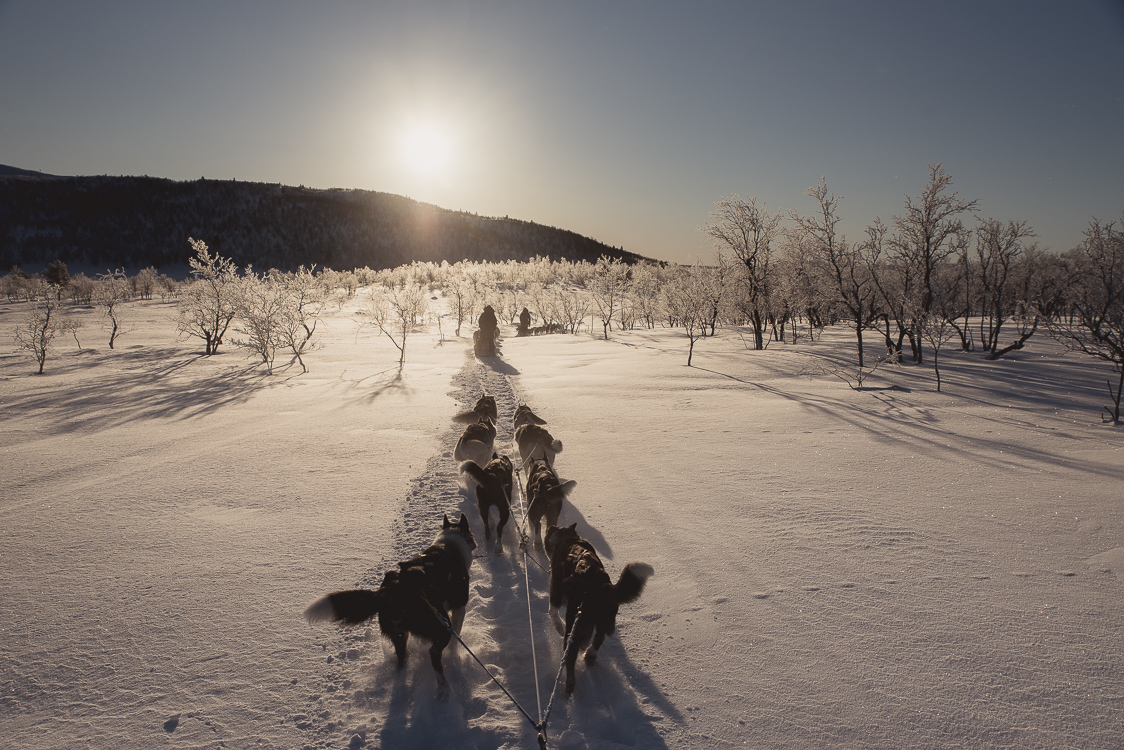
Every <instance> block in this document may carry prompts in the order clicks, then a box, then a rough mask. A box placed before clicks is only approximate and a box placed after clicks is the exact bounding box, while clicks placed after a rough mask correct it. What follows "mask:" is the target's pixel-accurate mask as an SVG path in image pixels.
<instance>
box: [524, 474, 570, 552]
mask: <svg viewBox="0 0 1124 750" xmlns="http://www.w3.org/2000/svg"><path fill="white" fill-rule="evenodd" d="M577 485H578V483H577V482H575V481H574V480H573V479H571V480H569V481H568V482H563V481H561V480H559V479H558V474H556V473H555V471H554V469H552V468H551V467H550V464H548V463H547V462H546V459H543V458H532V459H531V465H530V467H529V468H528V469H527V518H528V519H530V521H531V524H532V525H533V526H534V527H535V546H536V547H538V548H539V549H542V548H543V543H542V521H543V518H546V523H547V526H554V525H557V523H558V516H559V515H561V513H562V501H563V500H564V499H565V498H566V496H567V495H569V494H570V491H571V490H573V489H574V487H576V486H577Z"/></svg>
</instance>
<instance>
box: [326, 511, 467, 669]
mask: <svg viewBox="0 0 1124 750" xmlns="http://www.w3.org/2000/svg"><path fill="white" fill-rule="evenodd" d="M474 549H476V539H475V538H473V536H472V529H470V528H469V526H468V519H467V518H466V517H465V515H464V514H463V513H461V518H460V522H459V523H456V524H454V523H452V522H450V521H449V517H448V516H445V522H444V524H443V525H442V527H441V531H440V532H439V533H438V534H437V537H436V538H435V539H434V540H433V544H432V545H430V546H429V547H428V548H427V549H426V550H425V551H424V552H422V553H421V554H420V555H418V556H416V557H413V558H411V559H409V560H406V561H405V562H400V563H398V568H397V569H395V570H388V571H387V572H386V575H385V576H383V580H382V585H381V586H379V587H378V589H377V590H375V591H370V590H368V589H352V590H350V591H336V592H334V593H331V594H328V595H327V596H324V597H321V598H320V599H317V600H316V601H315V602H313V603H312V604H311V605H310V606H309V607H308V609H306V610H305V611H304V616H305V618H306V619H307V620H308V621H309V622H310V623H318V622H324V621H326V620H327V621H333V622H339V623H342V624H343V625H359V624H360V623H363V622H366V621H367V620H369V619H371V618H372V617H374V616H376V615H378V618H379V629H380V630H381V631H382V634H383V635H385V636H386V637H387V638H389V639H390V642H391V643H393V644H394V654H395V656H396V657H397V658H398V668H399V669H402V667H404V666H405V665H406V641H407V639H408V638H409V635H410V634H411V633H413V634H414V635H415V636H417V637H418V638H421V639H423V640H426V641H429V643H430V644H431V645H430V647H429V657H430V660H431V661H432V662H433V669H434V670H435V671H436V672H437V684H438V685H439V686H440V687H444V686H445V684H446V682H445V671H444V670H443V669H442V668H441V652H442V651H444V650H445V646H447V645H448V644H449V641H450V640H451V638H452V635H451V634H450V633H449V627H448V626H447V624H446V623H448V625H449V626H451V627H452V628H453V629H454V630H455V631H456V632H457V634H458V635H459V634H460V631H461V627H462V625H463V624H464V608H465V605H466V604H467V603H468V568H469V566H470V565H471V564H472V550H474ZM434 610H436V611H434ZM437 612H440V613H441V616H438V614H437ZM442 617H444V618H445V619H442Z"/></svg>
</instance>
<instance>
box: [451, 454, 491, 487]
mask: <svg viewBox="0 0 1124 750" xmlns="http://www.w3.org/2000/svg"><path fill="white" fill-rule="evenodd" d="M458 472H459V474H460V477H461V483H462V484H463V485H464V487H465V489H475V488H476V487H479V486H480V485H482V484H484V483H485V482H486V481H487V479H488V475H487V474H485V473H484V470H483V469H481V468H480V465H479V464H477V463H476V462H475V461H463V462H461V465H460V469H459V470H458Z"/></svg>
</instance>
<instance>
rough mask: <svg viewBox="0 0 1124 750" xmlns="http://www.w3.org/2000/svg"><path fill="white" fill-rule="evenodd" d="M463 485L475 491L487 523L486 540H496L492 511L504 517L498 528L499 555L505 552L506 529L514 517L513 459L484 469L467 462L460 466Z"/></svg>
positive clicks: (495, 459) (503, 458)
mask: <svg viewBox="0 0 1124 750" xmlns="http://www.w3.org/2000/svg"><path fill="white" fill-rule="evenodd" d="M460 476H461V482H463V483H464V486H465V489H475V491H476V507H477V508H479V509H480V520H481V521H483V522H484V538H485V539H488V540H490V539H491V538H492V527H491V515H492V508H493V507H494V508H496V510H498V511H499V514H500V521H499V524H497V525H496V552H503V527H504V526H506V525H507V519H508V518H509V517H510V516H511V507H510V503H511V485H512V483H513V479H512V471H511V459H510V458H508V457H507V456H496V455H495V454H493V458H492V460H491V461H489V462H488V465H487V466H484V467H483V468H481V467H480V466H479V465H478V464H476V463H474V462H473V461H465V462H464V463H462V464H461V467H460Z"/></svg>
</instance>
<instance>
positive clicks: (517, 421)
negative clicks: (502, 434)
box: [511, 404, 546, 430]
mask: <svg viewBox="0 0 1124 750" xmlns="http://www.w3.org/2000/svg"><path fill="white" fill-rule="evenodd" d="M525 424H546V420H545V419H543V418H541V417H539V416H538V415H536V414H535V413H534V412H533V411H531V407H529V406H527V405H526V404H520V405H519V406H517V407H515V414H514V415H513V416H512V418H511V426H512V427H513V428H514V429H516V430H518V429H519V428H520V427H522V426H523V425H525Z"/></svg>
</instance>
